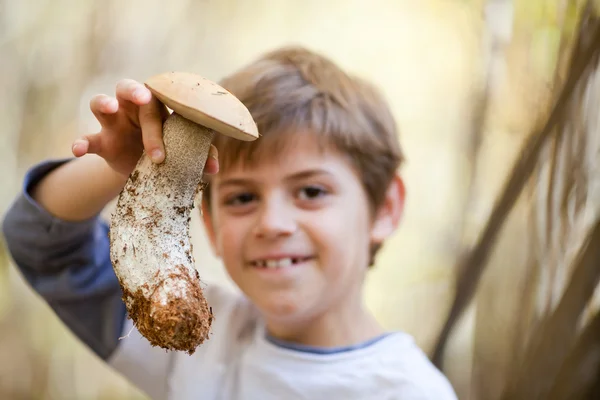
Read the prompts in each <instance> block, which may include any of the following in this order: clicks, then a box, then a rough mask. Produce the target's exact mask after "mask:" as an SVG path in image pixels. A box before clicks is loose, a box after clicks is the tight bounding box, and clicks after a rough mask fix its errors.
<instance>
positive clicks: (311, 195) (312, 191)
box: [300, 186, 327, 199]
mask: <svg viewBox="0 0 600 400" xmlns="http://www.w3.org/2000/svg"><path fill="white" fill-rule="evenodd" d="M326 193H327V192H326V191H325V190H324V189H323V188H321V187H318V186H306V187H303V188H302V189H300V198H302V199H316V198H319V197H321V196H323V195H325V194H326Z"/></svg>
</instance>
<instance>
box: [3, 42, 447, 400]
mask: <svg viewBox="0 0 600 400" xmlns="http://www.w3.org/2000/svg"><path fill="white" fill-rule="evenodd" d="M221 84H222V85H223V86H224V87H225V88H226V89H228V90H229V91H231V92H232V93H233V94H234V95H236V96H237V97H238V98H239V99H240V100H241V101H242V102H243V103H244V104H245V105H246V106H247V107H248V109H249V110H250V112H251V113H252V115H253V117H254V119H255V121H256V122H257V125H258V129H259V132H261V135H262V136H261V138H260V139H258V140H257V141H255V142H240V141H236V140H229V139H228V138H226V137H224V136H222V135H217V138H216V139H215V143H214V147H213V148H212V149H211V150H212V154H213V156H214V158H213V159H211V158H209V161H208V162H207V166H206V170H207V174H209V176H208V177H207V180H208V181H209V182H210V184H209V186H208V189H207V190H206V191H205V192H204V194H203V196H202V209H203V222H204V226H205V228H206V231H207V234H208V237H209V239H210V243H211V246H212V248H213V249H214V251H215V253H216V254H217V255H218V256H219V257H220V258H222V260H223V263H224V265H225V268H226V270H227V272H228V274H229V276H230V277H231V278H232V280H233V281H234V282H235V283H236V285H237V286H238V287H239V288H240V290H241V293H240V294H237V293H229V292H228V291H226V290H225V289H223V288H220V287H217V286H214V285H211V284H209V285H208V286H207V287H206V289H205V295H206V298H207V301H208V302H209V304H210V305H211V306H212V308H213V312H214V315H215V321H214V322H213V326H212V332H211V336H210V339H209V340H208V341H207V342H205V343H204V344H202V345H201V346H200V347H199V348H198V349H197V351H196V352H195V353H194V354H193V355H192V356H189V355H187V354H186V353H176V352H165V351H163V350H162V349H159V348H152V347H151V346H150V345H149V344H148V342H147V341H146V340H145V339H144V338H143V337H141V336H140V335H139V333H138V332H137V331H136V330H135V328H134V327H133V325H132V322H131V320H128V319H127V318H126V313H125V307H124V305H123V303H122V301H121V297H120V296H121V293H120V288H119V286H118V283H117V281H116V278H115V275H114V272H113V270H112V266H111V264H110V260H109V249H108V235H107V233H108V226H107V224H106V222H103V221H101V220H100V219H99V218H98V213H99V212H100V211H101V210H102V209H103V207H104V206H105V205H106V204H107V203H108V202H109V201H110V200H111V199H113V198H114V197H115V196H116V195H117V194H118V193H119V191H120V190H121V188H122V187H123V186H124V184H125V182H126V179H127V176H128V174H129V173H130V172H131V171H132V170H133V167H134V166H135V163H136V161H137V159H138V158H139V156H140V154H141V152H142V150H143V149H144V150H145V151H147V152H148V154H150V155H152V156H153V157H154V158H153V159H154V161H155V162H158V163H160V162H161V161H162V160H163V158H164V152H163V151H162V150H163V144H162V139H161V122H162V120H164V117H165V115H166V109H165V108H164V106H162V105H161V104H160V103H158V101H157V100H155V99H153V98H152V95H151V94H150V92H149V91H148V90H147V89H146V88H145V87H144V86H143V85H141V84H139V83H137V82H135V81H131V80H124V81H121V82H119V83H118V84H117V89H116V99H113V98H110V97H108V96H104V95H100V96H96V97H94V98H93V99H92V101H91V106H90V107H91V110H92V112H93V113H94V115H95V116H96V117H97V119H98V120H99V122H100V123H101V125H102V129H101V131H100V133H99V134H97V135H89V136H86V137H84V138H82V139H80V140H77V141H76V142H75V143H74V146H73V154H74V155H75V156H76V157H77V158H76V159H74V160H61V161H52V162H47V163H43V164H40V165H38V166H36V167H34V168H33V169H32V170H31V171H30V172H29V173H28V175H27V178H26V180H25V184H24V192H23V194H21V196H20V197H19V198H18V199H17V200H16V202H15V203H14V204H13V206H12V207H11V209H10V211H9V212H8V214H7V217H6V219H5V221H4V232H5V235H6V238H7V243H8V246H9V249H10V251H11V253H12V255H13V258H14V260H15V262H16V264H17V265H18V266H19V268H20V270H21V271H22V272H23V274H24V276H25V278H26V279H27V280H28V281H29V282H30V283H31V285H32V286H33V287H34V288H35V289H36V290H37V291H38V292H39V293H40V294H41V295H42V296H43V297H44V298H45V299H46V300H47V301H48V303H49V304H50V306H52V307H53V309H54V310H55V312H56V313H57V314H58V316H59V317H60V318H61V319H62V320H63V321H64V322H65V323H66V324H67V325H68V326H69V327H70V329H72V330H73V331H74V332H75V334H77V335H78V337H79V338H80V339H81V340H83V342H84V343H86V344H87V345H88V346H89V347H90V348H91V349H92V350H93V351H95V352H96V353H97V354H98V355H99V356H100V357H101V358H102V359H104V360H105V361H106V362H107V363H109V364H110V365H111V366H113V367H114V368H116V370H117V371H119V372H120V373H122V374H123V375H125V376H126V377H127V378H128V379H129V380H130V381H131V382H133V383H134V384H136V385H137V386H139V387H140V388H141V389H142V390H144V391H145V392H146V393H147V394H148V395H149V396H151V397H152V398H155V399H177V400H183V399H192V398H202V399H263V400H264V399H284V400H293V399H327V400H331V399H378V400H380V399H407V400H408V399H436V400H445V399H455V398H456V397H455V395H454V393H453V390H452V388H451V386H450V385H449V383H448V381H447V380H446V379H445V377H444V376H443V375H442V374H441V373H440V372H439V371H437V370H436V369H435V368H434V367H433V366H432V364H430V363H429V361H428V360H427V357H426V356H425V355H424V354H423V353H422V352H421V350H420V349H418V348H417V347H416V345H415V344H414V342H413V341H412V338H411V337H409V336H408V335H406V334H405V333H402V332H385V331H384V329H383V328H382V327H381V326H380V325H379V324H378V323H377V321H376V320H375V318H374V317H373V316H372V315H371V314H370V313H369V312H368V311H367V310H366V308H365V307H364V305H363V302H362V300H361V289H362V285H363V279H364V276H365V274H366V273H367V270H368V268H369V267H370V266H371V265H372V264H373V259H374V256H375V254H376V252H377V250H378V249H379V247H380V246H381V245H382V243H383V242H384V240H385V239H386V238H388V237H389V236H390V235H391V234H392V233H393V232H394V230H395V229H396V227H397V225H398V223H399V220H400V216H401V214H402V208H403V202H404V186H403V183H402V180H401V178H400V177H399V176H398V175H397V174H396V170H397V168H398V167H399V165H400V163H401V161H402V155H401V151H400V148H399V145H398V138H397V134H396V130H395V126H394V120H393V118H392V115H391V113H390V111H389V110H388V108H387V105H386V104H385V102H384V101H383V99H382V98H381V97H380V95H379V94H378V93H377V92H376V91H375V90H374V89H373V88H372V87H371V86H369V85H368V84H367V83H365V82H363V81H361V80H358V79H356V78H352V77H350V76H348V75H347V74H345V73H344V72H343V71H341V70H340V69H339V68H338V67H337V66H336V65H334V64H333V63H332V62H331V61H329V60H328V59H326V58H325V57H322V56H320V55H318V54H315V53H313V52H311V51H309V50H306V49H302V48H283V49H279V50H277V51H273V52H271V53H268V54H265V55H263V56H262V57H261V58H259V59H258V60H256V61H255V62H253V63H251V64H250V65H248V66H246V67H245V68H243V69H242V70H240V71H238V72H237V73H235V74H233V75H232V76H229V77H228V78H226V79H224V80H223V81H222V82H221ZM217 150H218V152H219V154H220V159H219V161H218V162H217V161H216V154H217ZM84 154H95V155H96V156H93V155H92V156H85V157H82V156H83V155H84ZM98 156H99V157H98ZM121 336H126V338H124V339H122V340H119V337H121Z"/></svg>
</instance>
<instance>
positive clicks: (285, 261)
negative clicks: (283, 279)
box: [256, 258, 294, 268]
mask: <svg viewBox="0 0 600 400" xmlns="http://www.w3.org/2000/svg"><path fill="white" fill-rule="evenodd" d="M292 264H294V263H293V261H292V259H291V258H281V259H279V260H261V261H257V262H256V265H257V266H258V267H263V268H285V267H289V266H291V265H292Z"/></svg>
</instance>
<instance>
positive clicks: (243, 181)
mask: <svg viewBox="0 0 600 400" xmlns="http://www.w3.org/2000/svg"><path fill="white" fill-rule="evenodd" d="M317 175H332V173H331V172H329V171H327V170H326V169H321V168H316V169H309V170H303V171H300V172H296V173H294V174H291V175H289V176H287V177H286V178H285V180H287V181H294V180H300V179H306V178H311V177H313V176H317ZM254 182H255V180H254V179H252V178H229V179H224V180H222V181H220V182H219V183H218V187H219V189H221V188H223V187H227V186H243V185H248V184H252V183H254Z"/></svg>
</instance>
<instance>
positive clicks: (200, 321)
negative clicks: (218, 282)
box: [121, 266, 213, 355]
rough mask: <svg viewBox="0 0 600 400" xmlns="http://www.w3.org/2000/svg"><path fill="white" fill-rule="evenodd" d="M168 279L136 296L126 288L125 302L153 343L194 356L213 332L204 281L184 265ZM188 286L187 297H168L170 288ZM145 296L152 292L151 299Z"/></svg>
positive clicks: (137, 324)
mask: <svg viewBox="0 0 600 400" xmlns="http://www.w3.org/2000/svg"><path fill="white" fill-rule="evenodd" d="M175 270H176V272H175V271H174V272H173V273H171V274H170V275H169V276H167V278H166V279H165V280H164V281H162V282H160V283H158V285H154V287H149V286H148V284H144V286H145V287H144V289H145V290H142V289H138V290H137V291H136V292H135V293H132V292H131V291H129V290H128V289H127V288H126V286H124V285H121V286H122V288H123V301H124V302H125V304H127V305H128V307H127V310H128V312H129V317H130V318H131V319H133V321H135V325H136V328H137V329H138V331H139V332H140V333H141V334H142V335H143V336H144V337H145V338H146V339H147V340H148V341H149V342H150V344H152V345H153V346H159V347H162V348H164V349H167V350H179V351H185V352H187V353H188V354H190V355H192V354H193V353H194V352H195V349H196V348H197V347H198V346H199V345H200V344H202V343H203V342H204V341H205V340H206V339H208V335H209V332H210V327H211V324H212V320H213V315H212V310H211V309H210V307H209V306H208V304H207V302H206V299H205V298H204V296H203V294H202V289H201V287H200V285H199V282H200V278H199V276H198V273H197V272H196V276H193V277H192V276H190V274H189V273H188V270H187V269H186V268H185V267H183V266H177V267H176V268H175ZM174 285H177V286H179V287H182V286H183V287H185V290H184V291H182V292H183V293H185V296H183V297H182V296H177V295H171V296H168V295H167V293H168V288H169V287H172V286H174ZM144 293H152V296H150V298H148V297H147V296H146V295H145V294H144Z"/></svg>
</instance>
